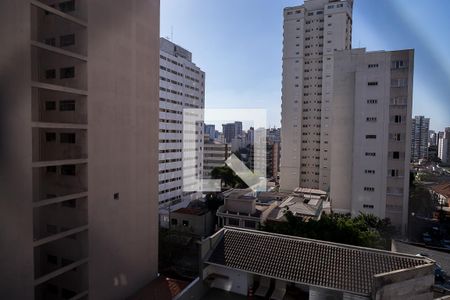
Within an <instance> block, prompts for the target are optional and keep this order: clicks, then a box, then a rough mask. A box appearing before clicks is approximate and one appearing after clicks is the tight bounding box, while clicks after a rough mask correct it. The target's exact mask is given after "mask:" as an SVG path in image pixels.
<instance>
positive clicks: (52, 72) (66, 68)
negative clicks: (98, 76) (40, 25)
mask: <svg viewBox="0 0 450 300" xmlns="http://www.w3.org/2000/svg"><path fill="white" fill-rule="evenodd" d="M31 61H32V63H31V65H32V66H33V67H32V71H31V79H32V81H33V83H39V84H41V85H46V86H49V85H50V86H55V87H57V88H59V89H60V91H64V90H76V91H80V92H83V91H86V90H87V76H86V74H87V70H86V66H87V64H86V61H83V60H80V59H78V58H76V57H72V56H68V55H64V54H62V53H57V52H52V51H49V50H48V49H43V48H39V47H32V48H31ZM34 86H36V84H34Z"/></svg>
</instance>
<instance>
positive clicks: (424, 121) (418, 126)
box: [411, 116, 430, 161]
mask: <svg viewBox="0 0 450 300" xmlns="http://www.w3.org/2000/svg"><path fill="white" fill-rule="evenodd" d="M411 129H412V131H411V160H413V161H418V160H419V159H423V158H425V159H426V158H428V140H429V129H430V119H429V118H425V117H424V116H415V117H414V118H413V119H412V125H411Z"/></svg>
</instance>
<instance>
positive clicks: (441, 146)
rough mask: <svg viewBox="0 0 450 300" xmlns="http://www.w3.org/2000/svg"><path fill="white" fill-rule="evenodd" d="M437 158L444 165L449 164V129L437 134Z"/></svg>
mask: <svg viewBox="0 0 450 300" xmlns="http://www.w3.org/2000/svg"><path fill="white" fill-rule="evenodd" d="M438 157H439V158H440V160H441V162H442V163H444V164H450V127H447V128H445V130H444V132H440V133H439V142H438Z"/></svg>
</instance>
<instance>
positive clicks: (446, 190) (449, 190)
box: [432, 182, 450, 198]
mask: <svg viewBox="0 0 450 300" xmlns="http://www.w3.org/2000/svg"><path fill="white" fill-rule="evenodd" d="M432 190H433V191H435V192H436V193H439V194H441V195H444V196H445V197H447V198H450V182H446V183H441V184H438V185H435V186H433V187H432Z"/></svg>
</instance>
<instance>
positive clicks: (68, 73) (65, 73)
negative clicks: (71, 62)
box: [59, 67, 75, 79]
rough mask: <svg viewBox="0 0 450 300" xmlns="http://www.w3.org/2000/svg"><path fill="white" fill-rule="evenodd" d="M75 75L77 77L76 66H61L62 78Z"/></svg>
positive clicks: (60, 75) (60, 74) (60, 73)
mask: <svg viewBox="0 0 450 300" xmlns="http://www.w3.org/2000/svg"><path fill="white" fill-rule="evenodd" d="M74 77H75V67H67V68H61V69H60V70H59V78H60V79H65V78H74Z"/></svg>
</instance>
